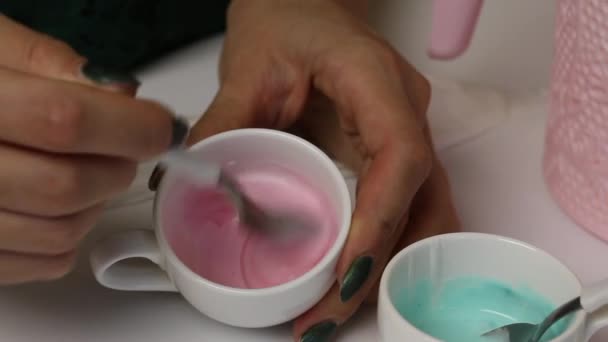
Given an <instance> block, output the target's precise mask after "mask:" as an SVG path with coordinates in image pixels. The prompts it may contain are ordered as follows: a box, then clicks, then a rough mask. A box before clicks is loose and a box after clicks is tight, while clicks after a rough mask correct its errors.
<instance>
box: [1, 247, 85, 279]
mask: <svg viewBox="0 0 608 342" xmlns="http://www.w3.org/2000/svg"><path fill="white" fill-rule="evenodd" d="M75 261H76V252H70V253H66V254H62V255H56V256H51V257H47V256H44V257H42V256H36V255H28V254H18V253H10V252H0V285H9V284H10V285H12V284H20V283H26V282H31V281H46V280H54V279H58V278H61V277H62V276H64V275H65V274H67V273H68V272H69V271H70V270H71V269H72V268H73V266H74V263H75Z"/></svg>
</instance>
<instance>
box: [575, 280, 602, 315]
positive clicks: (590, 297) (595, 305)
mask: <svg viewBox="0 0 608 342" xmlns="http://www.w3.org/2000/svg"><path fill="white" fill-rule="evenodd" d="M606 304H608V279H603V280H600V281H598V282H595V283H593V284H591V285H589V286H585V287H583V291H582V293H581V305H582V306H583V309H585V311H587V313H593V312H594V311H596V310H597V309H600V308H601V307H603V306H604V305H606Z"/></svg>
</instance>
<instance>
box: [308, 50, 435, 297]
mask: <svg viewBox="0 0 608 342" xmlns="http://www.w3.org/2000/svg"><path fill="white" fill-rule="evenodd" d="M363 48H364V50H363V51H365V52H359V50H356V51H354V52H353V51H346V52H347V53H348V55H341V54H340V55H338V56H332V58H331V61H332V62H328V63H329V64H327V65H325V66H323V67H322V68H321V69H320V70H319V74H318V75H319V76H318V77H317V79H316V84H317V85H318V86H319V87H320V88H321V89H322V90H323V91H324V92H325V93H326V94H327V95H328V97H330V98H331V99H333V100H334V102H335V103H336V106H337V108H338V112H339V114H340V117H341V118H342V124H343V126H344V129H345V130H346V131H347V132H348V131H349V130H350V131H351V132H353V133H354V132H356V134H357V136H356V137H354V139H355V140H358V144H359V149H360V152H361V153H362V154H363V155H365V156H366V162H365V164H364V166H363V169H362V170H361V173H360V178H359V183H358V186H357V204H356V208H355V211H354V213H353V219H352V225H351V232H350V235H349V238H348V241H347V244H346V245H345V248H344V251H343V254H342V257H341V260H340V261H339V263H338V274H339V275H340V282H341V286H342V287H341V294H340V295H341V299H342V301H343V302H347V301H349V300H351V299H353V297H356V298H358V299H362V298H363V297H364V296H363V295H361V294H358V292H359V290H360V289H361V288H362V287H363V286H364V285H365V283H366V282H368V278H369V276H370V275H371V274H373V273H374V269H375V268H381V267H382V266H383V265H382V262H383V259H384V258H385V256H386V255H387V254H388V253H389V252H390V249H391V246H390V243H391V241H392V240H391V238H393V237H394V233H395V231H396V230H397V229H398V227H399V223H400V222H401V221H402V220H403V218H404V216H405V214H406V212H407V210H408V208H409V206H410V203H411V201H412V199H413V197H414V195H415V194H416V192H417V191H418V190H419V188H420V186H421V185H422V183H423V182H424V181H425V179H426V177H427V176H428V173H429V170H430V168H431V165H432V152H431V149H430V146H428V144H427V142H426V139H425V136H424V125H423V124H422V123H421V122H420V121H419V117H418V115H417V114H416V113H414V111H413V110H412V108H411V106H410V104H409V101H408V99H407V96H406V91H405V89H404V88H403V86H402V83H401V79H400V76H399V72H398V71H399V64H398V61H399V60H398V59H396V57H394V58H395V59H393V57H392V55H390V54H388V53H384V54H378V53H376V52H374V51H383V50H382V49H379V48H377V47H376V48H371V47H363ZM369 51H372V52H373V53H372V52H369ZM341 53H343V52H341ZM349 56H350V57H349ZM386 56H389V57H386ZM335 60H340V61H341V64H340V66H339V67H336V66H334V65H333V64H331V63H333V61H335ZM345 94H348V96H346V95H345ZM355 301H357V300H355ZM353 305H355V304H353Z"/></svg>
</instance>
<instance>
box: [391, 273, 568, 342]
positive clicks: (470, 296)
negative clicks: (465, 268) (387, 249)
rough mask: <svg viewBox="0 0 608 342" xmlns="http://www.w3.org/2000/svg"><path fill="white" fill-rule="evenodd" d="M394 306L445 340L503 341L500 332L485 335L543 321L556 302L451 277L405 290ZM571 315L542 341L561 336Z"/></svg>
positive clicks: (489, 282) (477, 280) (474, 279)
mask: <svg viewBox="0 0 608 342" xmlns="http://www.w3.org/2000/svg"><path fill="white" fill-rule="evenodd" d="M395 307H396V308H397V310H398V311H399V312H400V313H401V315H402V316H403V317H404V318H405V319H407V320H408V321H409V322H410V323H411V324H412V325H414V326H415V327H416V328H418V329H420V330H422V331H424V332H425V333H427V334H429V335H431V336H434V337H435V338H438V339H440V340H442V341H446V342H499V341H502V340H501V336H493V337H487V336H485V337H482V336H481V335H482V334H483V333H485V332H487V331H489V330H492V329H494V328H497V327H500V326H503V325H506V324H509V323H515V322H527V323H539V322H540V321H541V320H542V319H543V318H545V317H546V316H547V315H548V314H549V313H550V312H551V311H552V310H553V309H554V308H555V305H554V304H552V303H551V302H550V301H549V300H547V299H546V298H544V297H543V296H542V295H540V294H538V293H536V292H535V291H533V290H532V289H529V288H527V287H520V288H513V287H511V286H509V285H508V284H505V283H502V282H499V281H496V280H492V279H484V278H478V277H462V278H454V279H450V280H447V281H445V282H443V283H442V284H441V286H440V287H438V288H437V289H435V288H434V286H433V283H432V282H431V281H430V280H428V279H425V280H421V281H418V282H416V283H415V284H414V286H413V287H412V288H403V289H400V290H399V292H398V294H397V298H395ZM570 319H571V317H569V316H568V317H565V318H563V319H562V320H560V321H559V322H558V323H556V324H555V325H553V327H551V329H550V330H549V331H547V332H546V333H545V335H544V336H543V339H542V340H541V341H550V340H551V339H553V338H555V337H557V336H559V335H560V334H561V333H562V332H564V331H565V330H566V328H567V327H568V325H569V323H570Z"/></svg>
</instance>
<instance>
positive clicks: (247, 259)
mask: <svg viewBox="0 0 608 342" xmlns="http://www.w3.org/2000/svg"><path fill="white" fill-rule="evenodd" d="M229 171H230V172H231V173H232V174H233V176H234V177H235V179H236V180H237V181H238V182H239V184H240V185H241V187H242V189H243V190H244V192H245V193H247V195H248V196H249V197H250V198H251V199H253V200H254V201H255V202H256V203H257V204H258V205H259V206H261V207H262V208H265V209H267V210H273V211H277V212H289V213H297V215H298V217H302V218H306V219H307V220H310V222H311V224H310V227H309V228H308V227H307V229H306V231H301V230H300V231H297V232H295V233H289V234H279V235H272V234H270V235H269V234H264V233H262V232H261V231H259V230H255V229H251V228H249V227H247V226H245V225H243V224H241V223H240V222H239V219H238V215H237V212H236V210H235V208H234V207H233V205H232V203H231V202H230V201H229V199H228V197H227V196H225V194H224V193H223V192H222V191H221V189H218V188H215V187H204V188H201V187H196V186H194V185H192V184H190V183H188V182H187V181H186V180H179V181H177V182H176V184H174V186H173V187H172V188H171V190H170V191H169V192H168V193H167V194H166V197H165V198H164V199H163V203H162V205H161V206H160V208H162V209H161V211H162V212H161V220H162V224H163V227H164V229H165V233H166V236H167V240H168V242H169V244H170V245H171V246H172V248H173V250H174V251H175V254H176V255H177V257H178V258H179V259H180V260H181V261H182V262H183V263H184V264H185V265H186V266H188V267H189V268H190V269H191V270H192V271H194V272H195V273H197V274H199V275H200V276H202V277H204V278H206V279H208V280H210V281H213V282H215V283H218V284H222V285H226V286H230V287H237V288H265V287H271V286H276V285H280V284H283V283H286V282H288V281H290V280H293V279H295V278H298V277H300V276H301V275H303V274H304V273H306V272H307V271H309V270H310V269H311V268H313V267H314V266H315V265H316V264H317V263H318V262H319V261H320V260H321V259H322V258H323V256H324V255H325V254H326V253H327V251H328V250H329V248H330V247H331V246H332V245H333V243H334V241H335V239H336V237H337V233H338V227H337V219H336V210H335V209H334V208H332V206H331V204H330V202H329V199H328V198H327V196H326V194H325V193H323V191H321V190H320V189H316V188H314V187H313V186H311V184H309V183H308V182H307V181H306V180H305V179H304V178H303V177H301V176H299V175H297V174H296V173H294V172H292V171H291V170H289V169H287V168H285V167H282V166H279V165H276V164H270V163H251V164H232V165H229Z"/></svg>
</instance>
